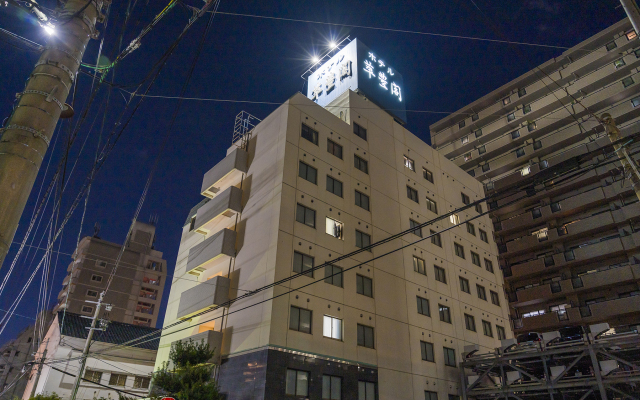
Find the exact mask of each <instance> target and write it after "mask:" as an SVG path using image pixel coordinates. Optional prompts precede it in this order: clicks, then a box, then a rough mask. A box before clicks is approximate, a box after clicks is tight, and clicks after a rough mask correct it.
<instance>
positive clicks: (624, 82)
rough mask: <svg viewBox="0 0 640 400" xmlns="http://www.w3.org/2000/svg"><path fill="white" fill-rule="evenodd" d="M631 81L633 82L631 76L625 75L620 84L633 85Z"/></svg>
mask: <svg viewBox="0 0 640 400" xmlns="http://www.w3.org/2000/svg"><path fill="white" fill-rule="evenodd" d="M633 83H634V82H633V78H632V77H630V76H628V77H626V78H624V79H623V80H622V85H623V86H624V87H629V86H631V85H633Z"/></svg>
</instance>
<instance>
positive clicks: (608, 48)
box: [605, 41, 618, 51]
mask: <svg viewBox="0 0 640 400" xmlns="http://www.w3.org/2000/svg"><path fill="white" fill-rule="evenodd" d="M605 47H606V48H607V51H611V50H613V49H615V48H616V47H618V45H617V44H616V42H615V41H612V42H609V43H607V45H606V46H605Z"/></svg>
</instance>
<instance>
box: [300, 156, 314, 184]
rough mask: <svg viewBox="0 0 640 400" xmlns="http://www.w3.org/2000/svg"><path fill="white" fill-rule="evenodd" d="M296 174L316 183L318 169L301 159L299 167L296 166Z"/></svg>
mask: <svg viewBox="0 0 640 400" xmlns="http://www.w3.org/2000/svg"><path fill="white" fill-rule="evenodd" d="M298 176H299V177H300V178H302V179H304V180H307V181H309V182H311V183H313V184H314V185H317V184H318V170H317V169H315V168H313V167H312V166H310V165H307V164H305V163H303V162H302V161H300V167H299V168H298Z"/></svg>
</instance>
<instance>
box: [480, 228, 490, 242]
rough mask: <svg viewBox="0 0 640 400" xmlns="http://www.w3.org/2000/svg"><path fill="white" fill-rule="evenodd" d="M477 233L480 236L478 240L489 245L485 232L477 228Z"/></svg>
mask: <svg viewBox="0 0 640 400" xmlns="http://www.w3.org/2000/svg"><path fill="white" fill-rule="evenodd" d="M478 233H479V234H480V240H482V241H483V242H485V243H489V236H488V235H487V232H486V231H484V230H482V229H480V228H478Z"/></svg>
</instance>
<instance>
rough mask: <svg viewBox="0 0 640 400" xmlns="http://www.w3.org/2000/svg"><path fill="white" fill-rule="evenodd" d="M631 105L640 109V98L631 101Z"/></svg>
mask: <svg viewBox="0 0 640 400" xmlns="http://www.w3.org/2000/svg"><path fill="white" fill-rule="evenodd" d="M631 105H633V106H634V107H638V106H639V105H640V96H638V97H634V98H633V99H631Z"/></svg>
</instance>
